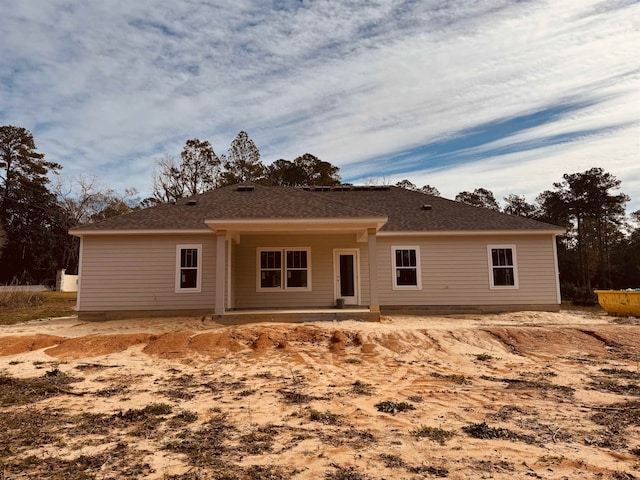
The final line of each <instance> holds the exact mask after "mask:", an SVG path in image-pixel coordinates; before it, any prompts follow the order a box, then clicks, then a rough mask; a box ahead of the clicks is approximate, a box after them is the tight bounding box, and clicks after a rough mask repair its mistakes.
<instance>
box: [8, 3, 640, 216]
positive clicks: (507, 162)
mask: <svg viewBox="0 0 640 480" xmlns="http://www.w3.org/2000/svg"><path fill="white" fill-rule="evenodd" d="M0 11H2V12H3V21H2V23H1V26H0V29H1V34H0V124H2V125H7V124H12V125H19V126H23V127H25V128H27V129H29V130H30V131H31V132H32V133H33V134H34V137H35V140H36V144H37V146H38V149H39V150H40V151H41V152H43V153H45V154H46V156H47V158H48V159H49V160H52V161H56V162H59V163H61V164H62V165H63V166H64V169H63V173H62V176H63V177H64V178H65V179H70V178H73V177H77V176H78V175H85V176H89V177H91V176H96V177H97V178H98V179H99V181H100V182H102V183H103V184H104V185H105V186H108V187H111V188H114V189H116V190H119V191H123V190H124V188H127V187H135V188H136V189H138V191H139V192H140V194H141V196H146V195H148V194H149V193H150V191H151V184H152V175H153V168H154V163H155V161H156V160H157V159H158V158H160V157H162V156H163V155H165V154H170V155H174V156H177V155H179V153H180V151H181V149H182V147H183V145H184V142H185V141H186V140H187V139H188V138H194V137H197V138H200V139H207V140H209V141H210V142H211V143H212V145H213V146H214V149H215V150H216V152H217V153H219V154H221V153H226V150H227V149H228V147H229V144H230V142H231V140H233V138H234V137H235V135H236V134H237V132H238V131H239V130H246V131H247V132H248V133H249V135H250V137H251V138H252V139H253V140H254V141H255V143H256V144H257V146H258V147H259V149H260V151H261V154H262V159H263V161H264V162H265V163H267V164H268V163H270V162H271V161H273V160H276V159H278V158H287V159H293V158H295V157H297V156H299V155H301V154H303V153H306V152H309V153H313V154H315V155H317V156H319V157H320V158H321V159H323V160H326V161H329V162H331V163H333V164H335V165H337V166H339V167H340V169H341V175H342V177H343V180H345V181H350V182H353V183H363V182H378V183H382V182H390V183H395V182H396V181H398V180H400V179H403V178H408V179H410V180H411V181H413V182H414V183H416V184H418V185H419V186H421V185H424V184H430V185H432V186H435V187H437V188H438V189H439V190H440V191H441V192H442V194H443V195H444V196H446V197H449V198H453V197H454V196H455V195H456V194H457V193H458V192H460V191H463V190H473V189H474V188H477V187H484V188H488V189H490V190H492V191H493V192H494V193H495V195H496V197H497V198H499V199H501V198H502V197H504V196H506V195H508V194H510V193H516V194H523V195H526V196H527V199H528V200H530V201H532V200H533V199H534V197H535V195H537V194H538V193H540V192H542V191H543V190H545V189H549V188H552V184H553V182H557V181H559V180H561V178H562V174H563V173H574V172H579V171H585V170H587V169H589V168H591V167H594V166H599V167H602V168H604V169H605V170H606V171H608V172H610V173H612V174H614V175H615V176H616V177H618V178H619V179H620V180H622V190H623V191H624V192H625V193H627V194H628V195H630V196H631V197H632V202H631V204H630V205H629V206H628V209H629V210H635V209H638V208H640V53H638V52H639V50H640V47H639V45H640V35H639V34H638V30H639V29H638V25H639V23H638V19H639V18H640V2H638V1H629V0H608V1H602V0H594V1H592V0H576V1H573V0H562V1H556V0H553V1H547V2H544V1H534V0H532V1H507V0H492V1H483V0H478V1H474V2H469V1H467V0H424V1H420V0H377V1H376V0H362V1H349V2H345V1H338V0H317V1H313V2H308V1H306V0H302V1H300V0H298V1H293V0H273V1H265V0H253V1H252V0H233V1H231V0H229V1H227V0H219V1H204V0H188V1H179V0H171V1H169V0H153V1H151V0H136V1H135V2H132V1H123V0H105V1H104V2H84V1H73V0H68V1H64V0H47V1H42V0H20V1H14V0H0Z"/></svg>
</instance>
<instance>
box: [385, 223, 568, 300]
mask: <svg viewBox="0 0 640 480" xmlns="http://www.w3.org/2000/svg"><path fill="white" fill-rule="evenodd" d="M553 242H555V239H554V238H553V236H552V235H526V236H524V235H517V236H516V235H513V236H450V237H449V236H446V237H445V236H443V237H437V236H434V237H397V238H393V237H379V238H378V251H377V256H378V289H379V297H380V305H389V306H390V305H394V306H399V305H522V304H557V289H556V278H555V267H554V261H555V260H554V253H553ZM398 245H418V246H420V266H421V270H422V290H393V274H394V272H392V259H391V254H392V253H391V248H392V246H398ZM488 245H514V246H515V249H516V259H517V265H518V269H517V275H518V283H519V288H518V289H491V288H490V284H489V275H490V273H489V258H488V253H487V246H488Z"/></svg>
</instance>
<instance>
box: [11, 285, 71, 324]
mask: <svg viewBox="0 0 640 480" xmlns="http://www.w3.org/2000/svg"><path fill="white" fill-rule="evenodd" d="M75 307H76V293H74V292H0V325H13V324H14V323H18V322H26V321H29V320H37V319H39V318H52V317H65V316H68V315H75V313H76V308H75Z"/></svg>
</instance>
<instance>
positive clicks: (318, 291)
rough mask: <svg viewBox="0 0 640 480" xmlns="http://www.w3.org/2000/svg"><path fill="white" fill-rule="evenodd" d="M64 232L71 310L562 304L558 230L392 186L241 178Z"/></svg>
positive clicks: (471, 308)
mask: <svg viewBox="0 0 640 480" xmlns="http://www.w3.org/2000/svg"><path fill="white" fill-rule="evenodd" d="M71 233H72V234H73V235H76V236H78V237H80V239H81V243H80V266H79V279H80V280H79V289H78V314H79V315H80V317H81V318H83V317H84V318H118V317H120V318H122V317H125V316H144V315H206V314H211V315H217V316H218V318H221V319H222V318H224V317H225V316H229V315H234V314H235V315H238V314H239V313H241V312H245V313H246V312H249V311H254V312H255V311H258V310H260V311H273V310H274V309H275V310H277V309H279V310H280V311H284V310H295V309H311V308H313V309H327V308H333V307H334V306H336V304H338V305H339V306H341V305H340V304H342V303H343V304H344V305H345V308H349V307H350V306H351V307H352V308H356V307H358V308H359V310H360V311H364V312H367V313H368V314H370V316H373V317H377V318H379V314H380V313H379V312H380V311H382V312H383V313H385V312H392V311H406V312H410V311H420V312H423V313H447V312H488V311H492V312H497V311H515V310H524V309H527V310H558V309H559V304H560V287H559V279H558V266H557V265H558V262H557V252H556V239H555V237H556V236H557V235H560V234H562V233H564V230H563V229H562V228H560V227H557V226H555V225H550V224H546V223H541V222H538V221H535V220H531V219H527V218H522V217H517V216H511V215H507V214H503V213H499V212H495V211H492V210H487V209H483V208H478V207H474V206H470V205H466V204H463V203H460V202H455V201H451V200H447V199H444V198H441V197H436V196H431V195H426V194H424V193H420V192H417V191H410V190H406V189H402V188H398V187H392V186H352V185H340V186H334V187H303V188H295V187H272V186H262V185H257V184H253V183H244V184H240V185H234V186H228V187H223V188H219V189H215V190H212V191H209V192H206V193H203V194H201V195H197V196H193V197H190V198H185V199H181V200H178V201H177V202H176V203H174V204H163V205H158V206H155V207H152V208H147V209H144V210H138V211H134V212H131V213H129V214H126V215H121V216H118V217H114V218H110V219H107V220H105V221H102V222H99V223H94V224H89V225H84V226H80V227H77V228H74V229H72V230H71Z"/></svg>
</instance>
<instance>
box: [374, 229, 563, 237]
mask: <svg viewBox="0 0 640 480" xmlns="http://www.w3.org/2000/svg"><path fill="white" fill-rule="evenodd" d="M564 233H566V231H565V230H562V229H557V230H556V229H549V230H431V231H429V230H424V231H397V232H389V231H386V232H378V234H377V235H378V236H379V237H444V236H447V237H450V236H473V235H482V236H486V235H563V234H564Z"/></svg>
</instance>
